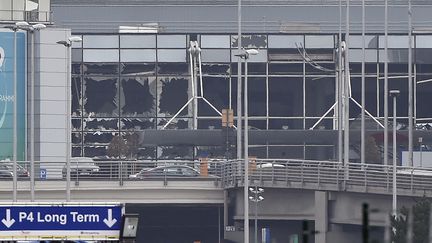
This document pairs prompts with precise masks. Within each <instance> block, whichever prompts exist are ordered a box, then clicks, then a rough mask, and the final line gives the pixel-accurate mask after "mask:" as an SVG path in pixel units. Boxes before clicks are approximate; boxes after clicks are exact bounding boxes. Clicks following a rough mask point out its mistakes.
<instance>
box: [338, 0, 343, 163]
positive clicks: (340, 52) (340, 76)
mask: <svg viewBox="0 0 432 243" xmlns="http://www.w3.org/2000/svg"><path fill="white" fill-rule="evenodd" d="M341 43H342V0H339V43H338V44H339V46H338V48H339V52H338V72H337V73H338V77H337V78H338V80H337V82H338V84H337V86H338V90H337V91H338V92H337V102H338V104H337V107H338V110H337V111H338V123H337V125H338V161H339V162H342V158H343V157H342V155H343V149H342V143H343V139H342V137H343V136H342V124H343V121H342V119H343V115H342V107H343V106H342V103H343V100H342V99H343V98H342V92H343V89H342V87H343V86H342V47H341Z"/></svg>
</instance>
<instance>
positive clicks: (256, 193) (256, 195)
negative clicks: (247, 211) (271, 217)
mask: <svg viewBox="0 0 432 243" xmlns="http://www.w3.org/2000/svg"><path fill="white" fill-rule="evenodd" d="M249 191H250V192H252V194H253V196H249V200H251V201H252V202H255V238H254V240H255V243H258V203H259V202H261V201H262V200H264V197H263V196H261V195H260V194H261V193H263V192H264V189H263V188H261V187H258V186H255V189H254V188H249Z"/></svg>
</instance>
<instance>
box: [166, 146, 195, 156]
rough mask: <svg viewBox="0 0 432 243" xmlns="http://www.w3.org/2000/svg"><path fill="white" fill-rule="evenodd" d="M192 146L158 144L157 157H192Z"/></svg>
mask: <svg viewBox="0 0 432 243" xmlns="http://www.w3.org/2000/svg"><path fill="white" fill-rule="evenodd" d="M192 156H193V147H192V146H160V147H158V159H192Z"/></svg>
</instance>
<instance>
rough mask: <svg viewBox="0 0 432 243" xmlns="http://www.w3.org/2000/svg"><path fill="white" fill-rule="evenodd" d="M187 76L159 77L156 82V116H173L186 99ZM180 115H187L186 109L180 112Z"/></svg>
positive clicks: (187, 96)
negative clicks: (157, 109)
mask: <svg viewBox="0 0 432 243" xmlns="http://www.w3.org/2000/svg"><path fill="white" fill-rule="evenodd" d="M188 86H189V78H186V77H160V78H159V80H158V83H157V92H158V95H157V97H158V108H159V111H158V117H168V116H174V114H176V113H177V112H178V111H179V110H180V108H182V107H183V105H184V104H186V102H187V101H188V98H189V95H188ZM180 115H181V116H186V115H188V109H187V108H185V109H183V111H182V112H180Z"/></svg>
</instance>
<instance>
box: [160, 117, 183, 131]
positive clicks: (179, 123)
mask: <svg viewBox="0 0 432 243" xmlns="http://www.w3.org/2000/svg"><path fill="white" fill-rule="evenodd" d="M168 121H169V118H158V119H157V129H161V128H162V127H163V126H165V125H166V124H167V123H168ZM191 126H192V118H175V119H174V120H172V121H171V122H170V124H169V125H168V126H167V127H166V128H165V129H191Z"/></svg>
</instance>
